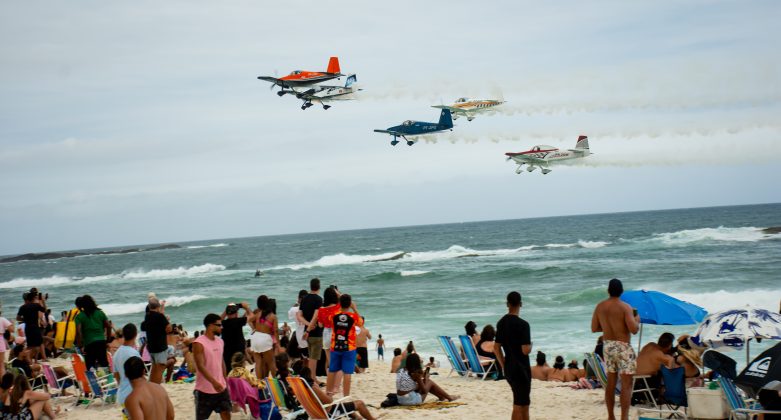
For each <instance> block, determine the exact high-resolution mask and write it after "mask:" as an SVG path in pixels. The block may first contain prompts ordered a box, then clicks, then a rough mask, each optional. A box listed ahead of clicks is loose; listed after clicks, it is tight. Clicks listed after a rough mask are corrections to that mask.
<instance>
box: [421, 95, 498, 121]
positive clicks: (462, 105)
mask: <svg viewBox="0 0 781 420" xmlns="http://www.w3.org/2000/svg"><path fill="white" fill-rule="evenodd" d="M504 102H505V101H500V100H497V99H471V98H458V99H457V100H456V102H455V103H452V104H450V105H433V106H432V108H439V109H449V110H450V113H452V114H453V119H454V120H457V119H458V117H460V116H465V117H466V119H467V121H472V120H473V119H475V116H476V115H477V114H479V113H484V112H486V111H494V110H493V109H492V108H494V107H496V106H499V105H501V104H503V103H504Z"/></svg>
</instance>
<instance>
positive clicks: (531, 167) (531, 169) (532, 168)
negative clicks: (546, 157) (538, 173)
mask: <svg viewBox="0 0 781 420" xmlns="http://www.w3.org/2000/svg"><path fill="white" fill-rule="evenodd" d="M535 169H537V167H536V166H529V167H528V168H526V172H532V171H534V170H535Z"/></svg>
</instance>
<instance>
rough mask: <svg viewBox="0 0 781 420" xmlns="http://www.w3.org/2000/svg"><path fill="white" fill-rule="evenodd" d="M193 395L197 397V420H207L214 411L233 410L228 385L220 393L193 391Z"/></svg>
mask: <svg viewBox="0 0 781 420" xmlns="http://www.w3.org/2000/svg"><path fill="white" fill-rule="evenodd" d="M193 396H194V397H195V418H196V420H206V419H208V418H209V416H211V415H212V413H222V412H225V411H227V412H230V411H231V396H230V394H229V393H228V388H227V387H226V388H225V389H224V390H223V391H222V392H221V393H219V394H207V393H205V392H201V391H193Z"/></svg>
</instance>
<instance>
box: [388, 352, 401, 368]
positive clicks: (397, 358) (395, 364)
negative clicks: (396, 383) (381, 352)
mask: <svg viewBox="0 0 781 420" xmlns="http://www.w3.org/2000/svg"><path fill="white" fill-rule="evenodd" d="M401 357H402V356H401V349H400V348H398V347H396V348H395V349H393V360H391V370H390V373H396V372H398V371H399V368H400V367H401Z"/></svg>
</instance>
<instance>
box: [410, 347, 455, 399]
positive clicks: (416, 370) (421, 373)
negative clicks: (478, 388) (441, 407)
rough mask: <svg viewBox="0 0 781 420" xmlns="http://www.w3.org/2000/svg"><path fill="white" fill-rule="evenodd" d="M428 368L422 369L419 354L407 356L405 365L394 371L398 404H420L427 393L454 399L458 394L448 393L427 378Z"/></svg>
mask: <svg viewBox="0 0 781 420" xmlns="http://www.w3.org/2000/svg"><path fill="white" fill-rule="evenodd" d="M430 370H431V369H430V368H426V369H425V370H423V367H422V365H421V363H420V356H418V355H417V353H412V354H410V355H409V356H407V366H406V367H405V368H402V369H399V371H398V372H397V373H396V395H397V396H398V401H399V405H420V404H423V401H425V400H426V396H428V394H429V393H431V394H434V396H435V397H437V398H439V400H440V401H455V400H457V399H458V398H459V397H458V395H450V394H448V393H447V392H446V391H445V390H444V389H442V388H441V387H440V386H439V385H437V384H436V383H434V381H432V380H431V379H430V378H429V375H430Z"/></svg>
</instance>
